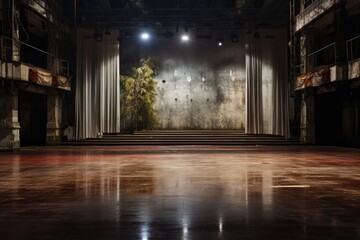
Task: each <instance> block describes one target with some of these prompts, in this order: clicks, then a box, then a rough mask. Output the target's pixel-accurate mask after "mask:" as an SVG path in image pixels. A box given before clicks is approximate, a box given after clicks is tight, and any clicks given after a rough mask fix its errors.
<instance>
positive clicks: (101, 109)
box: [75, 30, 120, 139]
mask: <svg viewBox="0 0 360 240" xmlns="http://www.w3.org/2000/svg"><path fill="white" fill-rule="evenodd" d="M93 33H94V31H93V30H92V31H90V30H78V33H77V74H76V96H75V99H76V102H75V120H76V122H75V128H76V130H75V131H76V138H77V139H84V138H94V137H98V136H101V135H102V134H103V133H117V132H120V86H119V84H120V83H119V78H120V70H119V67H120V66H119V65H120V63H119V44H118V41H117V37H118V34H117V33H115V32H114V31H113V32H112V34H111V35H104V37H103V41H102V42H96V41H95V40H94V39H93V38H92V34H93Z"/></svg>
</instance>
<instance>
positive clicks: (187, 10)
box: [77, 0, 289, 30]
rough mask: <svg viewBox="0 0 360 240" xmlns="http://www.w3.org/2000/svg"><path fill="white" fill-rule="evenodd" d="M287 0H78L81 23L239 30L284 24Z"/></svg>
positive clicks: (80, 24) (286, 22)
mask: <svg viewBox="0 0 360 240" xmlns="http://www.w3.org/2000/svg"><path fill="white" fill-rule="evenodd" d="M288 2H289V1H288V0H78V2H77V23H78V25H79V26H82V27H91V28H114V27H115V28H119V29H134V28H141V27H151V28H173V27H175V28H178V27H179V26H180V27H184V28H189V29H191V28H194V29H197V30H202V29H218V30H241V29H252V28H271V27H287V26H288V25H289V10H288Z"/></svg>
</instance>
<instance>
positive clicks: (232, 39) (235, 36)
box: [231, 33, 239, 43]
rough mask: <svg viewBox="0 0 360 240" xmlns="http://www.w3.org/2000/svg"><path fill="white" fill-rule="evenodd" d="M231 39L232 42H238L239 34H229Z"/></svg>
mask: <svg viewBox="0 0 360 240" xmlns="http://www.w3.org/2000/svg"><path fill="white" fill-rule="evenodd" d="M231 41H232V42H233V43H237V42H239V35H237V34H236V33H233V34H231Z"/></svg>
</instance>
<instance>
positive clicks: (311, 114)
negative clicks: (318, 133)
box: [300, 89, 315, 144]
mask: <svg viewBox="0 0 360 240" xmlns="http://www.w3.org/2000/svg"><path fill="white" fill-rule="evenodd" d="M300 134H301V136H300V139H301V141H302V142H303V143H305V144H315V95H314V90H313V89H308V90H306V92H304V93H303V94H302V101H301V113H300Z"/></svg>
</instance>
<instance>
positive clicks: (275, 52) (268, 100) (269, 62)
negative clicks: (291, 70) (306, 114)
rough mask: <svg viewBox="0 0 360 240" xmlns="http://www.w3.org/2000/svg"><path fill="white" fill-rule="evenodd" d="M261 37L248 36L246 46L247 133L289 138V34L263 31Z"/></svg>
mask: <svg viewBox="0 0 360 240" xmlns="http://www.w3.org/2000/svg"><path fill="white" fill-rule="evenodd" d="M260 35H261V38H258V39H254V38H253V37H252V36H248V37H247V39H246V43H245V58H246V59H245V60H246V61H245V64H246V66H245V70H246V94H247V95H246V101H247V102H246V126H245V132H246V133H249V134H272V135H281V136H285V137H286V138H289V137H290V130H289V83H288V71H287V69H288V63H287V35H286V30H282V29H272V30H267V31H265V30H263V31H260Z"/></svg>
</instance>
